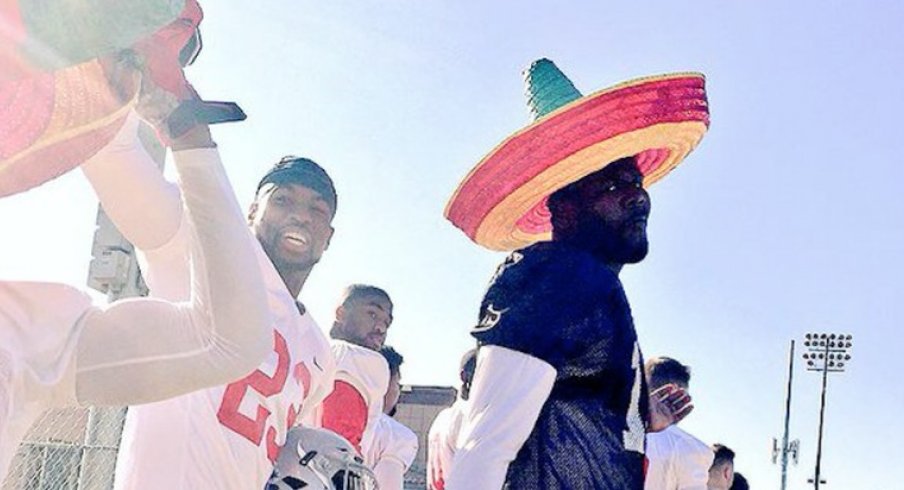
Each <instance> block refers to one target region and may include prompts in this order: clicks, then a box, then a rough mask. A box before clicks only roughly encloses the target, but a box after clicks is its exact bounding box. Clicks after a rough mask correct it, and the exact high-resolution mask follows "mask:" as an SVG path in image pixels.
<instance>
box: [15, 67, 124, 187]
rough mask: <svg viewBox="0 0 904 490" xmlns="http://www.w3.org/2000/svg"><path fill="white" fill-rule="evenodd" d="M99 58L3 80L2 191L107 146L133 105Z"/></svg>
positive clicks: (41, 178)
mask: <svg viewBox="0 0 904 490" xmlns="http://www.w3.org/2000/svg"><path fill="white" fill-rule="evenodd" d="M127 95H128V97H126V98H125V100H123V98H122V96H121V95H120V94H117V93H116V92H115V90H114V89H113V87H111V86H110V83H109V82H108V81H107V78H106V76H105V74H104V69H103V66H102V65H101V63H100V62H99V61H98V60H96V59H95V60H91V61H88V62H85V63H81V64H78V65H74V66H70V67H67V68H64V69H62V70H58V71H55V72H49V73H43V74H40V75H36V76H34V77H30V78H27V79H22V80H16V81H12V82H6V83H3V84H0V197H2V196H7V195H11V194H16V193H19V192H22V191H25V190H28V189H30V188H32V187H35V186H37V185H40V184H42V183H44V182H47V181H49V180H51V179H53V178H56V177H58V176H60V175H62V174H64V173H66V172H68V171H69V170H71V169H73V168H75V167H77V166H78V165H80V164H81V163H83V162H84V161H85V160H87V159H88V158H90V157H91V156H93V155H94V154H95V153H96V152H97V151H98V150H100V149H101V148H103V146H104V145H106V144H107V143H108V142H109V141H110V140H111V139H112V137H113V136H114V135H115V134H116V132H117V131H118V130H119V128H120V127H121V126H122V124H123V123H124V122H125V118H126V115H127V114H128V112H129V110H130V109H131V108H132V106H134V104H135V101H136V97H137V86H136V87H135V88H134V91H133V93H132V94H127Z"/></svg>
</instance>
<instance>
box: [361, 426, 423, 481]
mask: <svg viewBox="0 0 904 490" xmlns="http://www.w3.org/2000/svg"><path fill="white" fill-rule="evenodd" d="M417 448H418V440H417V434H415V433H414V431H412V430H411V429H409V428H408V427H406V426H405V425H404V424H402V423H401V422H399V421H397V420H396V419H394V418H392V417H390V416H389V415H386V414H381V415H380V418H379V419H378V420H377V425H376V428H375V430H374V439H373V444H371V446H370V450H369V451H368V452H367V454H366V455H365V458H364V462H365V463H366V464H367V465H368V466H370V467H371V468H373V469H374V474H375V475H376V477H377V483H378V484H379V485H380V490H402V487H403V485H404V477H405V472H406V471H408V468H410V467H411V463H412V462H414V458H416V457H417Z"/></svg>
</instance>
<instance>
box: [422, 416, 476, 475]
mask: <svg viewBox="0 0 904 490" xmlns="http://www.w3.org/2000/svg"><path fill="white" fill-rule="evenodd" d="M465 403H467V402H466V401H465V400H462V399H457V400H455V403H453V404H452V406H451V407H448V408H446V409H444V410H443V411H442V412H440V413H439V414H437V416H436V418H435V419H433V424H432V425H430V432H429V434H428V436H427V488H429V489H431V490H443V489H444V488H445V487H446V482H445V476H446V474H447V473H448V471H449V468H451V467H452V460H453V458H454V457H455V447H456V441H457V439H458V433H459V432H460V431H461V422H462V418H463V415H464V410H463V408H464V407H463V405H464V404H465Z"/></svg>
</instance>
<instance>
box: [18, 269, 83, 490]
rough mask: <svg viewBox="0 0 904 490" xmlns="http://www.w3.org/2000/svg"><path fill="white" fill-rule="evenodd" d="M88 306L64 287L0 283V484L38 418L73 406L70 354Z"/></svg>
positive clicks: (72, 359)
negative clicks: (51, 409)
mask: <svg viewBox="0 0 904 490" xmlns="http://www.w3.org/2000/svg"><path fill="white" fill-rule="evenodd" d="M91 305H92V302H91V298H90V297H88V295H86V294H85V293H83V292H81V291H79V290H77V289H75V288H72V287H69V286H65V285H63V284H54V283H42V282H7V281H2V282H0V481H2V479H3V477H4V476H6V471H7V470H8V468H9V464H10V461H11V460H12V458H13V456H14V455H15V453H16V450H17V449H18V446H19V443H20V442H21V441H22V438H23V437H25V434H26V432H27V431H28V429H29V428H30V427H31V425H32V424H33V423H34V422H35V421H36V420H37V419H38V418H39V417H40V416H41V414H42V413H44V411H45V410H47V409H48V408H53V407H61V406H72V405H75V404H76V396H75V369H76V365H75V355H76V351H77V347H78V338H79V334H80V332H81V327H82V323H83V322H82V321H81V320H82V319H83V318H84V317H85V315H86V314H87V312H89V311H90V310H91V309H92V306H91Z"/></svg>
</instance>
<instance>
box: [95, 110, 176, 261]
mask: <svg viewBox="0 0 904 490" xmlns="http://www.w3.org/2000/svg"><path fill="white" fill-rule="evenodd" d="M138 125H139V118H138V115H137V114H136V113H135V112H134V111H133V112H131V113H130V114H129V116H128V118H127V119H126V122H125V124H124V125H123V127H122V128H121V129H120V130H119V132H118V133H117V134H116V136H115V137H114V138H113V140H112V141H110V142H109V143H108V144H107V145H106V146H105V147H104V148H103V149H101V150H100V151H99V152H98V153H97V154H95V155H94V156H93V157H92V158H91V159H89V160H88V161H87V162H85V163H84V164H82V166H81V168H82V171H83V172H84V173H85V176H86V177H87V178H88V182H90V183H91V186H92V187H93V188H94V192H95V193H96V194H97V197H98V199H100V203H101V205H102V206H103V208H104V211H105V212H106V213H107V215H108V216H109V217H110V219H111V220H112V221H113V223H114V224H115V225H116V227H117V228H118V229H119V231H120V233H122V234H123V236H124V237H126V239H127V240H129V242H131V243H132V244H133V245H135V247H136V248H138V249H139V250H153V249H156V248H158V247H160V246H162V245H164V244H165V243H167V242H169V241H170V240H171V239H172V238H173V236H174V235H175V234H176V232H177V231H178V230H179V226H180V224H181V222H182V215H183V211H182V198H181V196H180V192H179V187H178V186H177V185H176V184H175V183H173V182H169V181H167V180H166V179H165V178H164V177H163V174H162V173H161V172H160V169H159V168H158V167H157V164H156V163H155V162H154V160H153V159H152V158H151V156H150V155H149V154H148V152H147V150H146V149H145V148H144V145H143V144H142V143H141V140H139V138H138Z"/></svg>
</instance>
